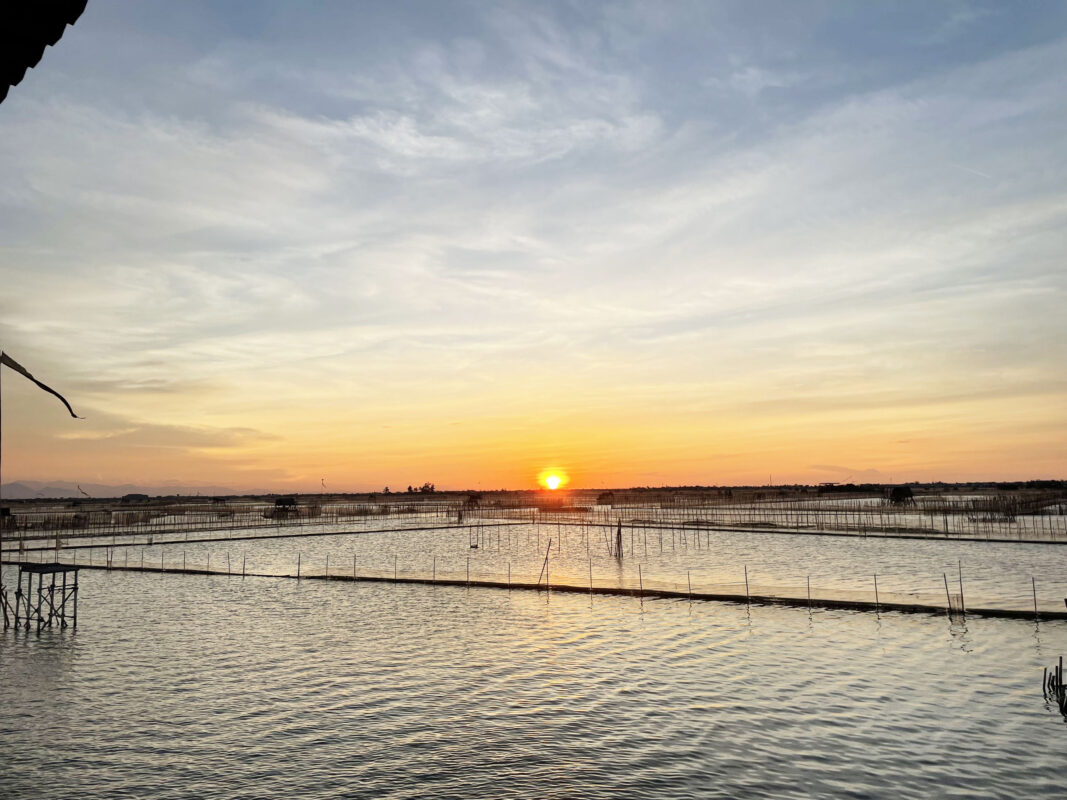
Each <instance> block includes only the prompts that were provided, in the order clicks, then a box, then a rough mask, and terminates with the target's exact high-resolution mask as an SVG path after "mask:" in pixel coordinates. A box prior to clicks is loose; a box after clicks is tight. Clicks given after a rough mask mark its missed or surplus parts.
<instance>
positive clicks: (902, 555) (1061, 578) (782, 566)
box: [35, 524, 1067, 611]
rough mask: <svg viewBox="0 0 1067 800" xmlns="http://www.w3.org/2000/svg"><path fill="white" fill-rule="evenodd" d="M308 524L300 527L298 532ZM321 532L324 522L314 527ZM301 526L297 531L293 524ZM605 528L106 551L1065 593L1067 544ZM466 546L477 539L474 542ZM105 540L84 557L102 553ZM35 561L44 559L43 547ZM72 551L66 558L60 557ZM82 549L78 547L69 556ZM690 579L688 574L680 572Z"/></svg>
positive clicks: (756, 589) (735, 586) (278, 569)
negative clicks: (617, 540)
mask: <svg viewBox="0 0 1067 800" xmlns="http://www.w3.org/2000/svg"><path fill="white" fill-rule="evenodd" d="M303 530H304V532H306V531H307V530H308V529H303ZM324 530H326V531H329V530H330V529H324ZM298 532H299V531H298ZM609 536H610V537H611V538H613V536H614V531H609V530H607V529H605V528H582V527H578V526H567V525H562V526H556V525H551V524H549V525H541V526H534V525H529V524H516V525H503V526H489V525H486V526H481V527H479V526H472V527H471V528H466V527H464V528H458V529H457V528H453V529H437V530H423V531H403V532H394V533H375V532H368V531H364V532H360V533H354V534H344V533H340V532H338V533H337V534H335V535H326V536H306V537H299V538H285V539H252V540H233V541H216V542H205V543H192V542H189V543H185V542H181V543H175V544H169V545H165V546H162V547H161V546H158V545H156V546H151V547H140V546H134V547H128V546H124V545H122V544H119V545H118V546H117V547H116V548H115V549H114V555H113V563H115V564H117V565H122V564H124V563H128V564H130V565H137V564H139V563H140V560H141V558H142V554H143V557H144V560H145V564H147V565H158V564H159V562H160V557H161V556H162V557H163V558H164V560H165V562H166V563H167V564H168V565H169V566H171V567H177V566H181V564H182V563H183V558H184V560H185V563H186V564H187V565H189V566H193V565H195V566H198V567H204V566H210V567H211V568H212V569H215V570H222V571H225V570H226V564H227V557H228V558H229V563H230V567H231V569H232V570H234V571H236V572H240V571H241V565H242V563H244V564H245V566H246V568H247V570H248V571H249V572H263V573H271V574H296V571H297V560H298V558H299V559H300V564H301V569H302V572H303V574H305V575H307V574H321V573H322V572H324V571H325V569H326V563H327V559H329V564H330V571H331V573H332V574H335V575H344V574H351V571H352V560H353V557H355V559H356V562H357V568H358V571H359V572H360V574H374V573H377V574H381V575H392V574H393V568H394V565H395V566H396V569H397V572H398V574H400V575H419V576H426V577H429V576H430V575H431V574H432V572H433V570H434V569H435V568H436V570H437V575H438V576H440V577H443V576H449V577H453V578H462V577H463V576H464V575H465V574H466V570H467V566H468V559H469V566H470V575H471V577H472V578H474V577H486V578H492V579H499V580H503V579H504V578H505V576H506V575H507V573H508V569H509V568H510V570H511V574H512V576H513V577H514V578H515V580H521V581H529V582H531V583H532V582H535V581H537V579H538V576H539V574H540V570H541V568H542V565H543V563H544V558H545V554H546V550H547V548H548V542H549V540H550V539H551V540H552V542H553V545H552V552H551V558H550V575H551V578H552V580H553V582H554V583H562V582H566V583H571V584H575V585H578V586H586V585H587V584H588V580H589V573H590V571H591V572H592V575H593V580H594V582H595V583H596V584H597V585H603V586H608V585H613V586H619V585H622V586H634V587H636V586H637V585H638V581H639V577H638V565H639V564H640V565H641V570H642V575H643V580H644V583H645V585H646V586H661V587H664V588H675V589H684V588H685V587H686V585H687V581H692V585H693V588H694V589H695V590H698V591H699V590H705V591H724V592H730V593H737V594H742V595H743V594H744V575H745V570H746V569H747V571H748V576H749V582H750V586H751V590H752V592H753V593H767V594H773V593H776V592H781V591H782V590H783V589H786V590H790V591H789V592H788V593H789V594H790V596H794V597H804V595H805V591H806V582H807V579H808V578H809V577H810V579H811V586H812V592H813V594H814V595H815V596H823V597H845V598H853V599H862V600H867V601H873V600H874V591H873V590H874V585H873V584H874V575H875V574H877V575H878V586H879V590H880V597H881V599H882V600H889V601H894V600H895V601H901V602H922V603H930V604H938V605H944V604H945V579H946V577H947V579H948V581H949V582H950V589H951V591H952V592H953V593H956V592H957V591H958V581H959V574H960V570H961V569H962V573H963V582H964V589H965V597H966V600H967V603H968V605H969V606H972V607H978V606H992V607H997V608H1019V609H1032V608H1033V602H1034V601H1033V593H1034V588H1035V587H1036V590H1037V599H1038V605H1039V607H1040V608H1042V609H1044V610H1053V611H1063V610H1064V598H1065V597H1067V545H1058V544H1019V543H1010V542H969V541H955V540H947V541H945V540H940V541H939V540H915V539H880V538H874V537H871V538H862V537H856V536H845V537H842V536H812V535H803V536H795V535H787V534H774V533H761V532H755V531H753V532H745V533H739V532H736V531H701V532H696V531H689V532H688V533H686V534H684V535H682V534H680V533H678V532H675V531H670V530H656V529H645V528H637V529H630V528H624V530H623V547H624V551H625V555H624V558H623V559H622V560H621V561H620V560H616V559H615V558H612V557H610V556H609V555H608V550H607V540H608V538H609ZM471 542H477V543H478V544H479V547H478V548H477V549H472V548H470V547H469V544H470V543H471ZM104 552H105V548H104V547H98V548H96V551H95V553H94V554H93V556H92V557H93V558H94V559H95V563H97V564H100V563H103V562H104V561H105V560H106V557H105V555H104ZM35 555H39V556H40V557H44V558H48V559H51V558H52V557H53V553H51V552H44V553H40V554H35ZM71 557H72V555H71V552H67V553H65V554H64V558H65V559H67V560H69V559H70V558H71ZM89 558H90V554H89V553H88V552H87V551H86V550H79V551H78V561H79V563H86V562H87V561H88V560H89ZM687 575H688V578H687Z"/></svg>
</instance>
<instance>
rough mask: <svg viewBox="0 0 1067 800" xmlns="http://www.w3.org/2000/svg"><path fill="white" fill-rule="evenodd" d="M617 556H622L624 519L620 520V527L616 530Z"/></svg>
mask: <svg viewBox="0 0 1067 800" xmlns="http://www.w3.org/2000/svg"><path fill="white" fill-rule="evenodd" d="M615 558H622V520H621V519H620V520H619V528H618V530H616V531H615Z"/></svg>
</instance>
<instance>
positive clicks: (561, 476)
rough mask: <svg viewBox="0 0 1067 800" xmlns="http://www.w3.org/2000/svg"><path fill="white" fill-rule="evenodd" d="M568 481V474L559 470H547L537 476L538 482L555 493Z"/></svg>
mask: <svg viewBox="0 0 1067 800" xmlns="http://www.w3.org/2000/svg"><path fill="white" fill-rule="evenodd" d="M568 480H569V478H568V477H567V473H566V472H563V471H562V470H559V469H546V470H544V471H543V472H542V473H541V474H540V475H538V476H537V482H538V483H540V484H541V485H542V486H544V487H545V488H546V489H548V490H549V491H555V490H556V489H558V488H559V487H561V486H564V485H566V483H567V481H568Z"/></svg>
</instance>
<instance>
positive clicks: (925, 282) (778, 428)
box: [0, 0, 1067, 491]
mask: <svg viewBox="0 0 1067 800" xmlns="http://www.w3.org/2000/svg"><path fill="white" fill-rule="evenodd" d="M1065 73H1067V4H1064V3H1061V2H1050V3H1040V2H1033V3H1017V4H1007V3H999V2H998V3H989V4H975V3H949V2H945V3H925V2H904V3H887V4H869V3H852V2H849V3H842V4H834V3H803V4H800V3H795V2H784V3H770V2H758V3H752V2H737V3H712V2H703V1H701V2H694V3H658V2H657V3H635V4H629V3H608V4H596V3H591V2H588V3H587V2H574V3H540V2H538V3H505V4H489V3H475V2H472V3H445V2H410V3H377V4H370V3H366V4H364V3H341V2H338V3H296V2H292V3H269V2H248V3H237V2H232V3H219V4H214V3H206V2H205V3H198V2H147V3H140V2H137V3H135V2H108V1H107V0H90V2H89V5H88V8H87V9H86V11H85V13H84V15H83V16H82V18H81V19H80V20H79V21H78V23H77V24H76V25H75V26H74V27H73V28H69V29H68V30H67V32H66V34H65V35H64V37H63V38H62V39H61V40H60V41H59V43H58V44H57V46H56V47H54V48H49V49H48V50H47V51H46V53H45V55H44V58H43V59H42V61H41V63H40V64H39V65H38V67H37V68H36V69H33V70H31V71H29V72H28V73H27V76H26V78H25V79H24V80H23V82H22V83H21V84H20V85H18V86H16V87H14V88H12V89H11V92H10V94H9V96H8V98H7V100H5V101H4V102H3V103H2V104H0V171H2V175H3V179H2V181H0V347H2V348H3V350H5V351H6V352H8V353H9V354H10V355H11V356H12V357H14V358H15V359H17V360H18V361H20V362H21V363H22V364H24V365H25V366H26V367H27V368H28V369H30V370H31V371H33V372H34V373H35V374H36V376H37V377H38V378H40V379H41V380H43V381H45V382H47V383H49V384H51V385H52V386H54V387H55V388H56V389H58V390H59V391H61V392H63V393H64V394H65V395H66V396H67V398H68V399H69V400H70V401H71V403H72V404H73V406H74V408H75V409H76V410H77V411H78V412H79V413H80V414H82V415H84V416H85V419H84V420H72V419H70V418H69V417H68V416H66V414H65V411H64V409H63V407H62V406H61V405H60V404H59V403H58V402H56V401H55V400H54V398H51V397H48V396H47V395H45V394H43V393H41V392H40V391H39V390H37V389H36V388H35V387H33V386H32V385H31V384H30V383H28V382H27V381H25V380H24V379H22V378H20V377H19V376H18V375H16V374H15V373H14V372H12V371H10V370H6V371H5V373H4V375H3V480H4V481H5V482H6V481H11V480H19V479H26V480H66V481H80V482H96V483H111V484H116V483H123V482H131V483H140V484H148V483H151V484H162V483H167V482H174V483H177V484H181V485H184V486H195V485H199V484H208V483H210V484H215V485H222V486H227V487H232V488H234V489H235V490H242V491H244V490H257V491H263V490H270V489H276V490H316V491H317V490H318V489H319V487H320V479H321V478H323V477H325V478H326V482H327V486H328V487H329V488H330V489H333V490H336V491H345V490H351V491H363V490H369V489H381V488H382V487H383V486H385V485H389V486H390V487H392V488H393V489H399V488H404V487H406V486H407V485H408V484H416V485H418V484H421V483H423V482H424V481H431V482H433V483H435V484H436V485H437V487H438V488H456V489H462V488H482V489H495V488H501V487H509V488H525V487H531V486H534V485H535V483H536V479H537V476H538V474H540V473H542V472H543V471H544V470H545V469H547V468H550V467H551V468H558V469H560V470H562V471H564V472H566V473H567V474H568V475H569V476H570V485H571V486H576V487H600V486H630V485H666V484H696V483H699V484H736V483H765V482H767V481H768V480H772V481H773V482H774V483H787V482H818V481H845V480H854V481H861V480H863V481H867V480H871V481H888V480H894V481H903V480H912V479H915V480H937V479H943V480H989V479H1003V480H1016V479H1025V478H1050V477H1051V478H1064V477H1067V311H1065V302H1064V301H1065V299H1067V189H1065V187H1067V144H1065V143H1067V81H1065V80H1064V75H1065Z"/></svg>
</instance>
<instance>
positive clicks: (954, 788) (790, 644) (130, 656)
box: [0, 571, 1067, 800]
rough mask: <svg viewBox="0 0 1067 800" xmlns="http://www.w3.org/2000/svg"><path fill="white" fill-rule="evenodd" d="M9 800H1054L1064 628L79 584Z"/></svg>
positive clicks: (376, 587) (196, 580)
mask: <svg viewBox="0 0 1067 800" xmlns="http://www.w3.org/2000/svg"><path fill="white" fill-rule="evenodd" d="M79 611H80V617H79V629H78V630H77V632H71V631H64V632H60V631H45V632H44V633H42V634H41V635H40V636H38V635H36V634H32V633H31V634H26V633H23V632H13V631H7V632H5V633H4V634H3V635H2V636H0V679H2V682H0V700H2V709H3V713H2V716H0V747H2V748H3V750H2V752H3V757H2V759H0V796H3V797H11V798H70V797H81V798H97V797H99V798H105V797H106V798H123V797H129V798H145V797H154V798H203V797H227V798H261V797H278V796H285V795H288V796H292V797H299V798H308V799H309V800H315V799H316V798H335V797H353V798H357V797H359V798H362V797H366V798H381V797H390V798H416V797H435V798H460V797H464V798H470V797H478V798H480V797H504V798H513V797H523V798H545V797H550V798H553V797H556V798H570V797H593V798H596V797H627V798H653V797H655V798H686V797H729V798H739V797H886V798H889V797H892V798H902V797H915V798H931V797H1005V798H1007V797H1062V796H1063V786H1064V779H1063V774H1064V771H1063V770H1064V756H1063V753H1064V746H1065V744H1067V738H1065V737H1067V726H1065V724H1064V720H1063V718H1062V717H1061V716H1060V715H1059V713H1058V712H1057V711H1055V710H1050V709H1049V708H1048V707H1046V705H1045V703H1044V701H1043V699H1042V696H1041V690H1040V685H1039V684H1040V678H1041V671H1042V667H1043V666H1046V665H1050V664H1052V663H1053V661H1054V660H1055V659H1056V658H1057V657H1058V656H1059V655H1061V654H1067V624H1065V623H1061V622H1049V623H1042V624H1041V625H1035V624H1034V623H1031V622H1023V621H1015V620H990V619H977V618H973V617H972V618H968V619H967V620H966V623H965V624H952V623H950V621H949V620H948V618H946V617H944V616H921V615H918V616H917V615H899V614H882V615H881V616H877V615H874V614H870V613H860V612H845V611H821V612H820V611H816V612H815V613H811V614H809V613H808V612H807V611H806V610H802V609H790V608H771V607H756V606H754V607H752V608H751V609H749V608H747V607H745V606H744V605H734V604H720V603H688V602H682V601H663V600H659V601H648V600H646V601H644V602H643V603H642V602H640V601H639V600H636V599H633V598H628V597H606V596H605V597H601V596H597V597H593V598H589V597H585V596H582V595H567V594H553V595H551V596H546V595H545V594H544V593H541V594H538V593H533V592H518V591H516V592H512V593H510V594H509V593H507V592H504V591H498V590H491V589H478V588H471V589H463V588H450V587H433V586H419V585H385V584H371V583H347V582H330V583H325V582H322V581H301V582H297V581H292V580H284V579H277V578H246V579H243V580H242V579H241V578H238V577H234V578H228V577H226V576H180V575H159V574H144V573H119V572H110V573H105V572H97V571H90V572H86V573H83V575H82V602H81V606H80V609H79Z"/></svg>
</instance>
